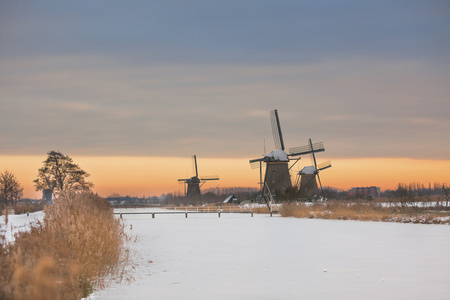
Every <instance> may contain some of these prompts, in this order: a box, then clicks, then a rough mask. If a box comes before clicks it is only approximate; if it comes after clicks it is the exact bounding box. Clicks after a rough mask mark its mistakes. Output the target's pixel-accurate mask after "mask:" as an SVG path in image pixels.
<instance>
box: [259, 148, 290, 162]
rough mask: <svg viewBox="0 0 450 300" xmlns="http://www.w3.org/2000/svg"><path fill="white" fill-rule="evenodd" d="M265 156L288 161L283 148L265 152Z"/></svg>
mask: <svg viewBox="0 0 450 300" xmlns="http://www.w3.org/2000/svg"><path fill="white" fill-rule="evenodd" d="M265 157H269V158H272V159H274V160H276V161H289V158H288V156H287V154H286V152H284V151H283V150H275V151H272V152H270V153H269V154H267V155H266V156H265Z"/></svg>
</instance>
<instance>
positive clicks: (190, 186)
mask: <svg viewBox="0 0 450 300" xmlns="http://www.w3.org/2000/svg"><path fill="white" fill-rule="evenodd" d="M192 159H193V163H194V165H195V176H192V177H191V178H186V179H178V181H180V182H181V181H183V182H184V191H185V195H186V197H200V196H201V193H200V188H201V187H202V186H203V185H204V184H205V183H206V181H208V180H219V178H218V177H214V178H209V177H208V178H198V169H197V156H196V155H194V156H193V157H192ZM186 185H187V191H186Z"/></svg>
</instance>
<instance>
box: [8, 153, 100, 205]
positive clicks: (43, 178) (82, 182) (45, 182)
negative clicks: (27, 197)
mask: <svg viewBox="0 0 450 300" xmlns="http://www.w3.org/2000/svg"><path fill="white" fill-rule="evenodd" d="M42 163H43V166H42V167H41V168H39V170H38V175H37V178H36V179H35V180H33V182H34V187H35V189H36V191H42V190H44V189H46V190H48V191H50V192H51V194H52V195H53V197H54V198H58V196H59V195H60V194H61V192H63V191H89V190H90V189H91V188H92V187H93V186H94V184H93V183H92V182H89V181H87V180H86V179H87V177H89V176H90V174H89V173H87V172H86V171H84V170H83V169H81V168H80V167H79V166H78V165H77V164H75V163H74V162H73V159H72V158H71V157H70V156H68V155H64V154H62V153H61V152H59V151H54V150H52V151H49V152H48V153H47V159H46V160H45V161H43V162H42ZM22 195H23V186H22V185H21V184H20V183H19V181H18V180H17V178H16V177H15V176H14V174H13V173H12V172H10V171H8V170H6V171H4V172H2V173H0V208H2V209H4V208H5V207H7V206H12V207H15V206H16V204H17V202H18V201H19V200H20V199H21V198H22Z"/></svg>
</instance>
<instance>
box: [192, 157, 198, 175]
mask: <svg viewBox="0 0 450 300" xmlns="http://www.w3.org/2000/svg"><path fill="white" fill-rule="evenodd" d="M192 159H193V162H192V163H193V164H194V167H195V169H194V170H195V177H198V169H197V155H195V154H194V156H193V157H192Z"/></svg>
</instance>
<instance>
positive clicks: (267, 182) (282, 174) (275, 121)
mask: <svg viewBox="0 0 450 300" xmlns="http://www.w3.org/2000/svg"><path fill="white" fill-rule="evenodd" d="M270 119H271V124H272V133H273V139H274V142H275V148H276V149H277V150H274V151H272V152H270V153H269V154H267V155H265V156H264V157H261V158H256V159H252V160H250V164H251V165H252V167H255V166H256V167H257V165H258V164H259V167H260V174H261V175H260V176H261V180H260V181H261V183H262V188H261V191H262V192H263V194H265V193H266V190H268V191H269V192H270V193H274V192H275V191H282V192H285V191H286V190H287V189H288V188H291V187H292V182H291V176H290V173H289V171H290V169H291V168H292V166H293V165H295V163H297V162H298V160H300V156H301V155H305V154H309V153H313V152H319V151H324V150H325V149H324V148H323V145H322V147H315V148H311V147H309V145H306V146H303V147H295V148H290V149H289V153H286V152H285V151H284V150H285V146H284V141H283V134H282V131H281V126H280V119H279V117H278V111H277V110H276V109H275V110H273V111H271V112H270ZM291 160H295V162H294V164H293V165H291V166H290V167H289V162H290V161H291ZM263 163H264V164H265V167H266V172H265V175H264V181H263V180H262V164H263Z"/></svg>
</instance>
